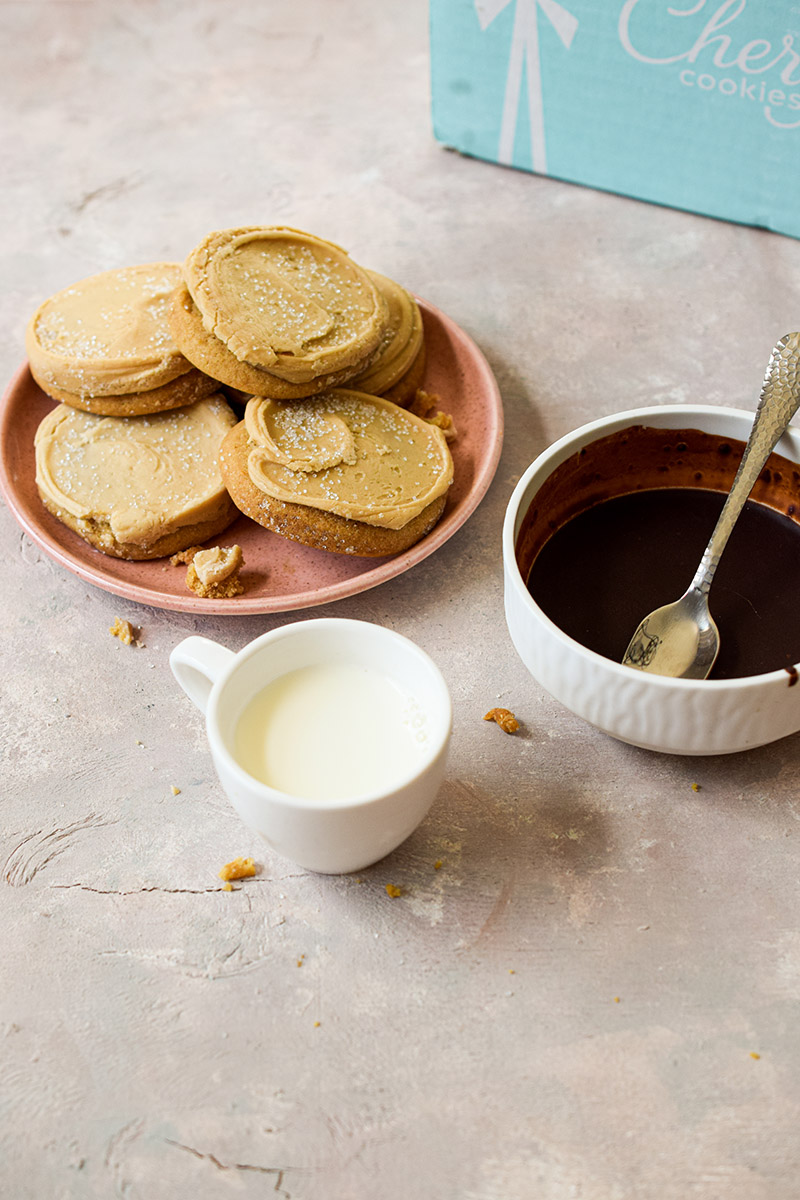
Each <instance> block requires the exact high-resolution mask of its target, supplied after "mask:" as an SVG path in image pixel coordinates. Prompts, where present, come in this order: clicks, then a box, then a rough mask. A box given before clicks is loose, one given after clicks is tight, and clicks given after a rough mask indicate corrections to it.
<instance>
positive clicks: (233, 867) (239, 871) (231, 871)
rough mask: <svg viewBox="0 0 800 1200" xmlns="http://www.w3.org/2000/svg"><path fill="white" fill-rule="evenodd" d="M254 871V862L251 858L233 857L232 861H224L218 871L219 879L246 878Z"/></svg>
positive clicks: (253, 873)
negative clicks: (223, 864)
mask: <svg viewBox="0 0 800 1200" xmlns="http://www.w3.org/2000/svg"><path fill="white" fill-rule="evenodd" d="M255 873H256V864H255V863H254V862H253V859H252V858H234V860H233V862H229V863H226V864H225V866H224V867H223V868H222V870H221V871H220V872H219V878H220V879H225V880H229V879H247V878H249V877H250V876H251V875H255Z"/></svg>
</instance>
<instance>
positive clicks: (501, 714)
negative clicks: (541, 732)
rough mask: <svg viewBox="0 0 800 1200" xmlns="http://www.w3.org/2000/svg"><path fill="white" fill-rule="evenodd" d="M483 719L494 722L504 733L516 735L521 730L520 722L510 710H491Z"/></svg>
mask: <svg viewBox="0 0 800 1200" xmlns="http://www.w3.org/2000/svg"><path fill="white" fill-rule="evenodd" d="M483 719H484V721H494V722H495V724H497V725H499V726H500V728H501V729H502V730H503V732H504V733H516V732H517V730H518V729H519V721H518V720H517V718H516V717H515V716H514V714H513V713H512V712H511V710H510V709H508V708H490V709H489V711H488V712H487V714H486V716H485V717H484V718H483Z"/></svg>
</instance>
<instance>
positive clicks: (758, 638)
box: [528, 487, 800, 679]
mask: <svg viewBox="0 0 800 1200" xmlns="http://www.w3.org/2000/svg"><path fill="white" fill-rule="evenodd" d="M724 499H725V497H724V495H722V494H720V493H719V492H715V491H710V490H706V489H704V488H702V487H665V488H660V489H657V490H644V491H637V492H634V493H631V494H628V495H621V496H616V497H614V498H611V499H607V500H603V501H602V502H600V503H595V504H593V505H592V506H591V507H589V508H588V509H586V511H584V512H580V513H578V514H577V515H575V516H572V517H571V519H569V520H567V522H566V523H565V524H563V525H562V526H561V528H559V529H557V530H556V531H555V532H554V533H553V534H552V535H551V536H550V537H549V538H548V539H547V540H546V541H545V543H544V545H543V546H542V548H541V549H540V550H539V552H538V553H537V554H536V557H535V558H534V561H533V564H532V567H531V570H530V574H529V576H528V588H529V590H530V593H531V595H532V596H533V598H534V600H535V601H536V602H537V604H538V605H539V606H540V607H541V608H542V609H543V610H544V612H545V613H546V614H547V615H548V616H549V617H550V619H551V620H552V621H554V622H555V624H556V625H558V627H559V628H560V629H563V630H564V632H565V633H567V634H569V636H570V637H572V638H574V639H575V640H576V641H578V642H581V643H582V644H583V645H584V646H588V647H589V649H591V650H595V651H596V652H597V653H598V654H602V655H604V656H605V657H606V658H610V659H613V660H614V661H615V662H620V661H621V659H622V656H623V654H624V653H625V649H626V647H627V645H628V642H629V640H630V637H631V635H632V634H633V632H634V630H635V629H636V626H637V625H638V623H639V621H640V620H641V619H642V617H644V616H645V615H646V614H647V613H648V612H650V611H652V609H654V608H658V607H659V606H660V605H662V604H668V603H669V602H670V601H672V600H677V599H678V597H679V596H681V595H682V594H683V592H684V591H685V590H686V588H687V587H688V586H689V584H690V583H691V581H692V578H693V576H694V573H695V571H696V569H697V566H698V564H699V562H700V559H701V556H702V553H703V550H704V549H705V547H706V544H707V543H708V539H709V537H710V536H711V532H712V530H713V528H714V525H715V523H716V520H717V517H718V516H719V514H720V511H721V509H722V505H723V502H724ZM792 511H793V510H792ZM709 605H710V608H711V613H712V616H713V617H714V620H715V621H716V623H717V626H718V628H719V633H720V643H721V646H720V653H719V657H718V659H717V662H716V664H715V666H714V669H713V671H712V672H711V676H710V678H711V679H734V678H738V677H740V676H745V675H757V674H760V673H761V672H763V671H774V670H780V669H789V670H790V669H791V668H792V666H793V665H794V664H795V663H798V662H800V525H798V524H797V523H796V522H795V521H793V520H792V519H791V517H790V516H784V515H783V513H781V512H776V511H775V510H774V509H772V508H768V507H767V506H766V505H764V504H758V503H755V502H754V501H752V500H749V501H748V502H747V504H746V505H745V507H744V510H743V511H742V513H741V516H740V517H739V519H738V521H737V523H736V525H735V527H734V530H733V533H732V534H731V537H730V541H729V542H728V545H727V547H726V549H725V552H724V554H723V556H722V559H721V560H720V564H719V567H718V568H717V573H716V576H715V578H714V582H713V584H712V587H711V592H710V595H709ZM790 674H791V671H790Z"/></svg>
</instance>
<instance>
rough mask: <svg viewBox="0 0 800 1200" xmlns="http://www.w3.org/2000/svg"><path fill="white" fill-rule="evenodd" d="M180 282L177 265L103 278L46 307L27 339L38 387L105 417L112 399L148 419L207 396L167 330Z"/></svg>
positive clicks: (123, 271)
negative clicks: (107, 401)
mask: <svg viewBox="0 0 800 1200" xmlns="http://www.w3.org/2000/svg"><path fill="white" fill-rule="evenodd" d="M179 282H180V267H179V266H178V264H177V263H148V264H145V265H142V266H136V267H122V268H120V269H118V270H114V271H103V272H101V273H100V274H98V275H92V276H90V277H89V278H88V279H84V280H82V281H81V282H80V283H76V284H74V285H73V286H72V287H69V288H66V289H65V290H64V291H61V292H57V293H56V294H55V295H54V296H51V297H50V298H49V299H48V300H45V301H44V302H43V303H42V304H40V305H39V307H38V308H37V310H36V312H35V313H34V314H33V316H32V317H31V319H30V321H29V322H28V327H27V330H26V334H25V348H26V351H27V354H28V360H29V362H30V367H31V373H32V374H33V377H34V379H35V380H36V382H37V383H38V384H39V386H40V387H41V388H42V389H43V390H44V391H45V392H47V394H48V395H50V396H52V397H53V398H54V399H56V400H60V401H62V403H71V404H74V405H75V406H76V407H81V408H84V409H85V410H87V411H101V410H102V404H103V401H104V400H105V399H106V398H107V397H117V398H119V397H124V398H125V401H124V403H126V404H127V405H128V411H135V412H137V413H142V412H151V411H158V410H159V408H165V407H175V406H176V405H184V404H187V403H189V402H191V401H193V400H195V399H199V398H200V396H201V395H203V394H206V395H207V394H208V388H209V385H208V384H207V383H206V381H205V380H204V379H203V378H202V377H201V374H200V372H198V371H197V370H196V369H195V368H193V366H192V364H191V363H190V362H189V361H188V359H186V358H185V357H184V355H183V354H181V352H180V350H179V349H178V347H177V346H176V344H175V341H174V339H173V337H172V334H171V333H170V329H169V319H168V312H169V308H170V304H171V300H172V293H173V292H174V290H175V288H176V287H177V285H178V283H179ZM186 377H188V378H186ZM181 380H182V382H180V383H179V382H178V381H181ZM98 404H99V405H100V409H98V408H97V405H98ZM106 407H107V406H106Z"/></svg>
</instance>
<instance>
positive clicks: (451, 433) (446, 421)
mask: <svg viewBox="0 0 800 1200" xmlns="http://www.w3.org/2000/svg"><path fill="white" fill-rule="evenodd" d="M425 420H426V421H427V422H428V424H429V425H435V426H436V428H437V429H441V431H442V433H443V434H444V440H445V441H446V442H452V441H453V440H454V439H455V438H456V437H458V430H457V429H456V427H455V425H454V423H453V418H452V417H451V416H450V414H449V413H445V412H435V413H434V414H433V416H432V417H426V418H425Z"/></svg>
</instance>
